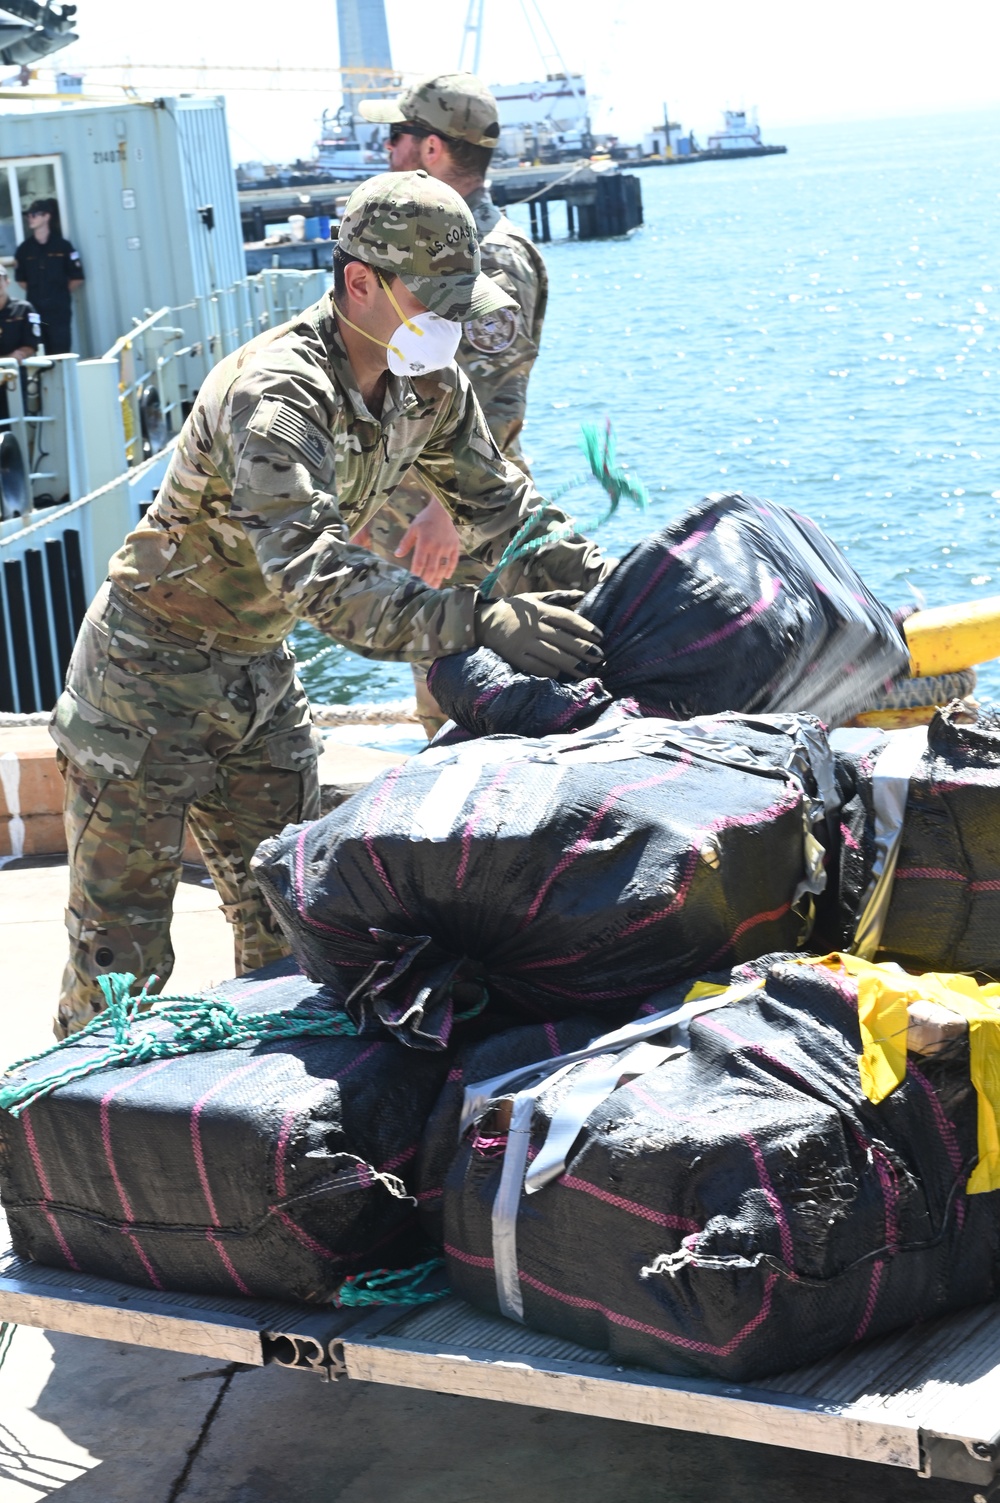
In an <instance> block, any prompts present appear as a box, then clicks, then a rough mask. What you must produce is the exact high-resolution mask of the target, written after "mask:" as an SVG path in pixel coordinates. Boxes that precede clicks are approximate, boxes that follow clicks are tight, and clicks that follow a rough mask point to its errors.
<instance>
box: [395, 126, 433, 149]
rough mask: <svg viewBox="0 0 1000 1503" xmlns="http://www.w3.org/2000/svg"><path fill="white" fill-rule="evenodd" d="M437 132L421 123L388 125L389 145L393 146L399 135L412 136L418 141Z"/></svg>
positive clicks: (424, 139)
mask: <svg viewBox="0 0 1000 1503" xmlns="http://www.w3.org/2000/svg"><path fill="white" fill-rule="evenodd" d="M438 134H439V132H438V131H434V130H428V129H427V128H426V127H425V126H423V125H407V124H403V125H392V126H390V127H389V145H390V146H395V144H396V142H397V141H398V140H399V138H400V136H414V137H416V139H417V140H418V141H426V139H427V137H428V136H436V135H438ZM443 139H444V138H443V137H442V140H443Z"/></svg>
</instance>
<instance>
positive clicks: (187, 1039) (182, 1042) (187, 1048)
mask: <svg viewBox="0 0 1000 1503" xmlns="http://www.w3.org/2000/svg"><path fill="white" fill-rule="evenodd" d="M97 979H98V982H99V984H100V988H101V991H102V992H103V993H104V998H105V1001H106V1002H107V1008H106V1010H105V1011H104V1012H102V1013H98V1015H97V1017H96V1018H94V1019H93V1020H92V1021H91V1022H90V1023H88V1024H87V1026H86V1027H85V1028H81V1029H80V1031H79V1033H73V1034H70V1036H69V1037H68V1038H65V1039H60V1040H59V1042H58V1043H56V1044H50V1045H49V1046H48V1047H47V1048H45V1049H41V1050H39V1051H38V1053H37V1054H31V1055H28V1056H27V1057H26V1058H25V1059H19V1060H17V1061H16V1063H15V1064H13V1065H11V1066H9V1068H8V1069H7V1070H5V1071H4V1074H3V1077H0V1078H3V1079H7V1080H9V1078H10V1076H12V1075H14V1074H15V1073H16V1072H17V1071H19V1070H21V1069H23V1067H24V1066H25V1065H31V1064H35V1063H36V1062H37V1061H38V1060H40V1059H47V1058H49V1056H52V1055H60V1054H64V1053H65V1051H66V1050H71V1049H73V1048H75V1047H77V1046H78V1045H79V1044H80V1043H81V1042H83V1041H84V1040H85V1039H88V1038H90V1037H91V1036H93V1035H94V1034H95V1033H101V1032H107V1031H109V1030H110V1033H111V1040H110V1042H109V1043H108V1046H107V1048H106V1049H105V1050H104V1051H103V1052H102V1053H100V1054H97V1055H95V1056H94V1057H93V1058H91V1059H87V1060H83V1061H81V1062H80V1063H79V1064H73V1063H72V1062H71V1063H68V1064H66V1065H64V1066H63V1067H62V1068H61V1069H59V1070H54V1071H52V1072H51V1073H50V1074H48V1075H44V1076H42V1077H41V1078H40V1079H35V1080H22V1081H9V1084H7V1085H4V1086H2V1087H0V1110H4V1111H8V1112H10V1114H11V1116H13V1117H18V1116H20V1114H21V1112H23V1111H25V1110H26V1109H27V1108H28V1107H29V1106H31V1105H32V1104H33V1103H34V1102H35V1101H38V1100H39V1099H40V1098H41V1097H42V1096H48V1095H49V1094H50V1093H51V1092H52V1091H55V1090H57V1089H58V1088H59V1086H62V1085H67V1084H68V1083H69V1082H70V1081H72V1080H83V1079H84V1078H85V1077H86V1076H88V1075H94V1074H96V1073H97V1071H98V1070H107V1069H113V1068H121V1067H122V1066H123V1065H143V1064H147V1063H149V1062H150V1061H152V1060H157V1059H170V1058H172V1057H174V1056H175V1055H182V1054H196V1053H199V1052H201V1051H203V1050H207V1049H235V1048H238V1047H239V1045H241V1044H251V1043H268V1042H270V1041H271V1040H274V1039H298V1038H326V1037H340V1036H347V1037H353V1036H355V1035H356V1034H357V1031H358V1030H357V1028H356V1027H355V1026H354V1024H353V1023H352V1022H351V1019H350V1018H349V1017H348V1016H347V1014H346V1013H343V1012H335V1013H331V1011H330V1009H329V1008H328V1007H323V1006H322V1005H321V1004H317V1003H316V1002H300V1003H299V1005H298V1006H297V1007H295V1008H294V1009H292V1011H291V1012H285V1013H281V1012H277V1013H266V1012H257V1013H253V1012H251V1013H240V1012H239V1011H238V1010H237V1008H236V1006H235V1005H234V1003H232V1002H230V1001H228V1000H227V999H226V998H224V997H213V996H203V997H199V996H194V997H186V996H181V997H152V996H151V995H150V993H149V988H150V987H151V986H153V985H155V983H156V980H157V978H156V977H155V976H152V977H150V979H149V981H147V983H146V985H145V986H144V987H143V988H142V991H141V992H140V993H139V995H138V996H137V997H133V996H132V994H131V988H132V987H133V985H134V984H135V977H134V976H133V975H131V974H129V973H124V974H122V973H115V974H112V975H110V976H99V977H98V978H97ZM164 1026H166V1027H167V1028H169V1029H172V1030H173V1032H172V1033H164V1032H163V1031H162V1030H163V1028H164Z"/></svg>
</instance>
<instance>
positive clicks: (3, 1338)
mask: <svg viewBox="0 0 1000 1503" xmlns="http://www.w3.org/2000/svg"><path fill="white" fill-rule="evenodd" d="M16 1330H17V1326H16V1325H15V1323H14V1322H13V1321H12V1320H0V1367H3V1365H4V1363H5V1362H6V1361H7V1353H8V1352H9V1351H10V1344H11V1342H12V1341H13V1340H14V1332H15V1331H16Z"/></svg>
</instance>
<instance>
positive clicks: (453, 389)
mask: <svg viewBox="0 0 1000 1503" xmlns="http://www.w3.org/2000/svg"><path fill="white" fill-rule="evenodd" d="M415 179H420V180H421V181H417V182H414V180H415ZM376 181H377V182H378V183H379V184H380V185H381V186H380V188H379V189H378V190H377V191H372V189H371V185H365V187H366V189H367V190H368V191H367V193H366V191H365V189H362V190H359V191H358V193H356V194H355V195H354V197H353V198H352V200H351V203H349V205H348V210H347V213H346V214H345V218H344V222H343V224H342V227H341V242H342V243H344V244H345V248H347V247H349V248H350V253H351V254H356V255H359V256H360V257H361V258H362V259H366V260H369V261H370V262H371V263H372V264H375V265H379V264H380V260H381V264H384V265H387V266H388V267H392V266H395V265H400V266H401V268H402V269H401V271H400V275H401V276H402V279H403V281H404V282H405V284H406V285H407V286H408V287H409V288H410V290H411V291H413V292H414V294H415V295H416V296H417V297H419V298H420V299H421V300H422V301H423V302H424V303H425V305H427V306H429V307H433V309H434V311H436V312H439V313H440V314H441V315H442V316H443V317H448V316H449V315H450V316H452V317H457V316H460V315H461V314H462V313H464V312H466V311H468V312H470V313H471V314H472V315H473V316H478V315H479V314H480V313H483V312H488V311H490V307H491V306H492V307H494V308H495V307H496V306H497V305H498V302H500V300H501V299H503V301H504V302H506V301H507V299H504V298H503V294H501V293H498V291H497V290H496V289H495V287H494V284H492V283H489V282H488V281H487V280H486V279H480V278H479V257H478V252H477V250H476V243H475V235H474V229H473V226H472V220H471V216H469V215H468V214H467V212H466V211H464V209H463V208H462V202H461V200H460V199H459V198H458V196H457V195H456V194H454V193H453V192H452V191H451V190H450V189H447V188H445V187H444V185H442V184H439V183H435V182H433V181H432V180H429V179H427V178H426V176H425V175H424V174H415V173H410V174H398V175H392V176H390V177H386V178H382V179H378V180H376ZM394 195H395V196H394ZM356 200H358V201H359V203H358V206H357V208H356V209H355V210H354V212H353V214H352V205H354V204H355V201H356ZM459 211H461V212H459ZM421 216H423V217H421ZM442 220H443V221H444V224H445V226H446V228H447V234H443V233H441V222H442ZM413 244H416V245H417V246H418V248H419V254H418V252H417V251H412V254H411V253H410V252H408V251H407V247H408V246H410V247H411V248H412V246H413ZM414 265H415V266H417V267H418V268H421V270H419V271H418V272H414V271H413V269H412V268H413V266H414ZM484 282H485V287H484V286H483V283H484ZM491 288H492V289H493V290H492V291H491ZM414 465H415V466H416V467H417V468H418V470H419V472H420V474H421V475H422V477H424V479H425V480H426V482H427V483H428V484H429V485H430V486H431V487H432V488H433V490H434V492H435V493H436V494H437V495H438V496H439V497H440V498H441V500H442V501H443V502H444V504H445V505H446V506H447V507H448V508H449V510H450V511H451V513H452V516H453V517H454V519H455V522H456V525H457V526H458V528H459V532H460V534H461V536H462V539H463V543H464V545H465V547H466V548H468V550H469V551H470V552H471V553H472V554H473V555H474V556H475V557H476V558H477V559H479V560H480V561H481V562H482V563H483V564H485V565H487V566H489V565H490V564H491V563H492V562H494V561H495V559H496V558H498V557H499V555H500V553H501V552H502V550H503V547H504V545H505V543H506V540H507V539H508V538H509V536H510V535H511V532H512V531H513V529H514V528H516V527H517V526H518V525H519V522H520V519H521V518H523V517H524V516H526V514H527V513H528V512H532V513H533V515H534V517H535V528H534V533H535V535H545V534H546V533H547V532H548V531H550V530H551V529H552V528H553V526H556V525H558V524H559V523H561V522H562V521H563V520H564V516H563V513H562V512H560V511H558V510H557V509H555V508H553V507H550V506H547V505H546V504H545V503H544V502H543V501H542V500H541V497H540V496H539V495H538V493H537V492H536V491H535V489H534V487H533V485H532V484H531V482H530V481H529V480H528V479H527V478H526V477H525V476H524V475H523V474H522V473H521V472H520V471H519V470H517V469H515V468H514V466H512V465H510V464H508V463H507V461H505V460H504V459H503V458H502V456H501V455H500V453H499V451H498V450H497V447H496V445H495V443H494V442H493V440H492V438H491V436H490V433H489V430H488V428H487V427H486V424H485V421H484V419H483V416H482V413H481V411H480V408H479V405H478V403H477V401H476V399H475V397H474V395H473V393H472V391H471V388H470V387H469V383H468V380H467V378H466V377H465V376H464V374H462V373H461V372H459V371H458V370H457V368H456V367H455V366H450V367H448V368H446V369H444V370H441V371H436V372H434V373H432V374H430V375H427V376H423V377H421V378H419V379H413V380H410V379H407V378H405V377H397V376H392V375H389V376H388V378H387V386H386V394H385V399H384V404H383V409H382V412H381V414H380V416H379V417H375V416H373V415H372V414H371V413H370V412H369V411H368V409H367V408H366V406H365V403H364V401H363V399H362V396H361V393H360V391H359V389H358V386H357V382H356V379H355V377H354V374H353V371H352V368H351V365H350V362H349V360H348V358H347V353H346V349H345V347H344V345H343V343H342V341H341V339H340V336H339V334H338V330H337V324H336V319H335V310H334V305H333V302H332V299H331V298H330V297H329V296H327V297H325V298H323V299H322V300H321V301H320V302H319V303H317V304H316V305H315V306H314V307H312V308H309V309H307V310H306V312H305V313H303V314H302V315H301V316H300V317H299V318H298V319H295V320H293V321H292V322H290V323H289V324H286V325H284V326H283V327H281V328H278V329H275V330H270V331H268V332H267V333H265V334H262V335H260V336H258V337H257V338H256V339H253V340H251V341H250V343H249V344H247V345H244V346H243V348H242V349H240V350H238V351H236V352H235V353H234V354H233V355H230V356H228V357H227V358H226V359H225V360H223V361H222V362H221V363H220V364H219V365H218V366H216V368H215V370H214V371H212V373H211V374H210V376H209V377H208V379H207V380H206V381H205V383H204V385H203V387H202V389H201V391H200V392H199V394H198V398H197V400H196V402H195V405H194V409H193V411H192V412H191V414H190V416H189V418H188V419H187V421H186V423H185V424H184V427H183V429H182V431H181V434H180V437H179V439H178V442H177V446H176V449H175V451H174V453H173V456H172V457H171V461H170V464H169V466H168V469H167V473H166V476H165V477H164V481H163V484H162V486H161V488H160V491H159V493H158V495H157V497H156V500H155V501H154V502H153V505H152V506H151V507H150V509H149V511H148V512H147V514H146V516H145V518H144V519H143V521H142V522H141V523H140V525H139V526H138V527H137V528H136V529H135V531H134V532H132V533H131V534H130V535H129V536H128V537H127V538H126V540H125V543H124V544H123V546H122V548H121V549H120V550H119V552H118V553H117V554H116V555H115V557H114V558H113V559H112V560H111V566H110V584H109V587H107V588H106V589H105V590H104V591H102V592H101V593H100V594H99V595H98V597H97V599H96V600H95V602H94V604H93V606H92V608H91V610H90V612H89V613H88V617H87V620H86V621H85V623H84V626H83V628H82V629H81V633H80V637H79V639H78V642H77V647H76V650H75V652H74V656H73V661H72V663H71V665H70V669H69V673H68V676H67V685H66V689H65V691H64V693H63V694H62V696H61V697H60V699H59V702H58V704H57V706H56V710H55V714H54V718H53V728H52V729H53V735H54V737H55V740H56V742H57V744H58V746H59V749H60V751H61V752H62V754H63V757H64V758H65V768H66V773H67V786H66V825H67V844H68V849H69V853H70V865H71V868H72V876H71V892H70V904H69V910H68V914H67V923H68V928H69V931H70V946H71V958H70V962H69V965H68V967H67V970H66V975H65V980H64V986H63V994H62V998H61V1001H60V1023H61V1026H62V1027H63V1028H65V1029H74V1028H79V1027H80V1026H82V1025H83V1024H84V1023H86V1022H87V1021H88V1020H89V1018H90V1017H91V1015H92V1013H93V1011H94V1010H98V1009H99V1008H100V1006H101V995H100V991H99V988H98V986H97V981H96V978H97V976H98V975H100V974H103V973H105V972H108V971H114V970H125V969H129V970H132V971H134V973H135V974H136V975H137V976H138V977H139V978H140V979H145V978H146V977H148V976H149V975H151V974H153V973H155V974H158V975H159V977H160V981H161V983H162V982H164V981H165V980H166V979H167V977H168V976H169V974H170V967H171V964H172V956H171V953H170V943H169V924H170V911H171V903H172V898H173V893H174V889H175V887H176V883H177V880H178V875H179V870H180V859H181V846H182V842H183V828H184V822H185V818H186V817H188V816H190V818H191V820H192V825H193V827H194V830H195V833H196V835H197V837H198V840H199V844H200V845H201V848H202V851H203V853H204V855H205V857H206V860H207V861H208V863H209V865H210V870H211V872H212V875H213V878H214V879H215V881H216V884H217V886H218V887H219V890H220V892H221V894H222V897H223V903H224V907H225V910H226V913H227V917H228V918H229V919H230V921H231V922H232V923H233V925H234V929H235V935H236V946H237V967H238V969H239V970H240V971H242V970H244V969H246V968H247V967H248V966H250V965H256V964H258V963H260V961H261V960H262V959H267V958H270V957H271V956H272V955H274V954H276V953H278V952H279V951H280V950H281V949H282V948H283V946H282V943H281V940H280V939H279V937H278V936H277V934H276V933H275V930H274V926H273V923H272V921H271V919H270V915H269V913H268V911H267V909H266V906H265V904H264V902H263V899H262V898H261V897H260V896H259V894H258V892H257V889H256V887H255V885H254V884H253V883H252V882H251V880H250V877H249V871H248V865H249V859H250V855H251V853H252V851H253V849H254V848H255V846H256V845H257V844H258V843H259V841H260V840H261V839H262V838H263V837H264V836H265V835H267V834H270V833H273V832H274V831H275V830H276V829H279V828H280V827H281V826H282V825H283V824H284V823H286V822H288V821H296V820H300V819H306V818H311V817H314V816H315V814H316V812H317V780H316V766H315V755H316V754H315V748H314V746H313V741H312V734H311V730H310V726H309V716H308V706H307V703H306V699H305V695H304V693H303V691H302V689H301V686H300V685H299V683H298V680H297V679H296V677H295V672H294V659H293V657H292V655H291V653H290V652H289V650H288V649H287V647H286V646H285V645H284V639H285V637H286V635H287V634H288V632H289V631H290V630H291V628H292V626H293V625H294V623H295V622H296V621H297V620H299V619H304V620H307V621H310V622H311V623H312V624H313V625H314V626H316V627H318V628H319V630H321V631H323V632H326V633H327V634H328V635H330V636H333V637H335V638H336V639H337V640H338V641H341V642H344V643H346V644H347V645H348V646H350V647H352V648H353V649H354V650H355V651H357V652H360V653H362V654H364V655H366V656H369V657H380V658H399V659H427V658H432V657H436V656H440V655H442V654H447V653H454V652H461V651H464V650H465V649H467V648H469V647H471V646H473V645H474V643H475V625H474V607H475V603H476V593H475V591H474V590H473V589H471V588H469V587H458V588H450V589H444V590H431V589H429V588H428V587H427V586H426V585H425V584H423V582H422V581H421V580H419V579H417V578H415V577H414V576H413V575H411V574H409V573H407V572H406V571H405V570H404V569H401V568H399V567H396V566H393V565H390V564H387V563H385V562H383V561H382V560H380V559H377V558H375V557H374V556H373V555H372V554H371V553H369V552H367V551H366V550H365V549H362V548H359V547H357V546H354V545H352V544H351V542H350V535H351V533H353V532H356V531H358V529H359V528H360V527H361V526H363V525H364V523H365V522H367V521H368V520H369V519H370V518H371V517H372V516H374V514H375V512H376V511H377V510H378V508H379V507H380V506H381V505H382V504H383V502H384V501H385V500H386V499H387V497H388V495H389V494H390V492H391V491H392V490H393V489H394V488H395V486H396V485H397V484H398V482H399V481H400V480H401V479H402V477H403V476H404V475H405V474H406V472H407V471H408V470H409V469H410V467H411V466H414ZM581 542H582V540H580V539H577V540H576V545H575V546H573V545H572V544H570V546H568V547H567V545H565V544H563V543H562V542H559V541H554V542H553V543H552V544H551V545H550V546H548V547H546V548H543V549H541V550H540V551H539V552H538V553H536V554H535V555H533V556H532V560H531V562H530V564H529V565H527V566H526V567H525V568H524V569H521V570H518V571H517V572H518V578H519V581H520V582H521V584H522V585H523V587H525V588H529V587H535V588H540V589H545V588H553V587H560V586H565V585H567V584H572V583H575V582H579V583H580V584H581V585H582V586H584V587H585V586H586V584H587V583H588V582H589V576H588V570H589V569H590V567H591V565H596V564H597V562H598V561H599V554H598V552H597V550H596V549H595V548H593V547H592V545H585V546H584V547H583V549H582V551H581V547H580V544H581Z"/></svg>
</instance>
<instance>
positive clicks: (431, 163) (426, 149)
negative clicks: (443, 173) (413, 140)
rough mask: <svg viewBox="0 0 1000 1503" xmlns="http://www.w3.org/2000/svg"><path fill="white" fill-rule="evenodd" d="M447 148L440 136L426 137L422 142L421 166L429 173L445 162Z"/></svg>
mask: <svg viewBox="0 0 1000 1503" xmlns="http://www.w3.org/2000/svg"><path fill="white" fill-rule="evenodd" d="M447 149H448V148H447V147H446V146H445V144H444V142H443V141H442V139H441V137H440V136H424V138H423V139H422V140H421V142H420V165H421V167H425V168H426V169H427V171H428V172H431V171H433V169H434V168H435V167H436V166H437V165H438V163H439V162H441V161H443V159H444V156H445V153H446V152H447Z"/></svg>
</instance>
